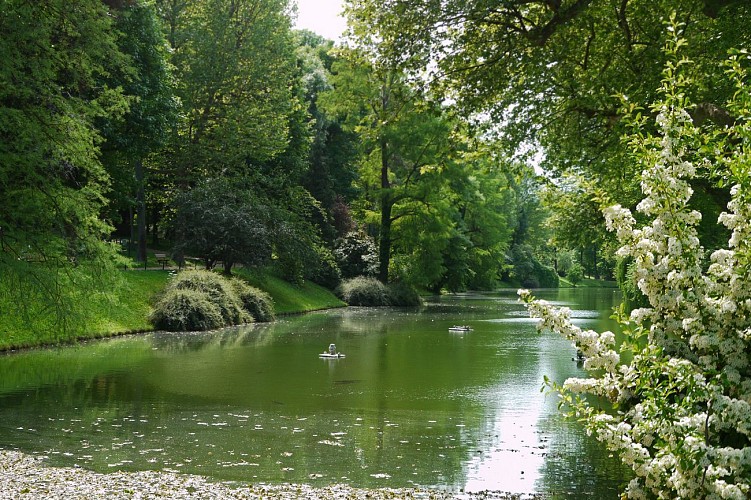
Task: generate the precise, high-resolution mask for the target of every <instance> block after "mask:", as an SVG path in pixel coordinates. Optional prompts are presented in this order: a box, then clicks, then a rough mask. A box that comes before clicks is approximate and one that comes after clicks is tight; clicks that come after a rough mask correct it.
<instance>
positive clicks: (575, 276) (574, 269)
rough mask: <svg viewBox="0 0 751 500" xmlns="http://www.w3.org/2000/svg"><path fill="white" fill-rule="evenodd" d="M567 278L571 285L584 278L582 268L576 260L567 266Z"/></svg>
mask: <svg viewBox="0 0 751 500" xmlns="http://www.w3.org/2000/svg"><path fill="white" fill-rule="evenodd" d="M567 278H568V280H569V281H570V282H571V284H572V285H574V286H576V285H578V284H579V283H580V282H581V280H583V279H584V268H583V267H582V266H581V265H580V264H579V263H578V262H575V263H574V264H573V265H572V266H571V267H570V268H569V270H568V276H567Z"/></svg>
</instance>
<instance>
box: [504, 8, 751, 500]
mask: <svg viewBox="0 0 751 500" xmlns="http://www.w3.org/2000/svg"><path fill="white" fill-rule="evenodd" d="M671 29H672V31H673V34H674V36H673V39H672V40H671V41H670V43H669V44H668V46H667V47H666V49H665V50H666V53H667V55H668V56H669V58H670V62H669V63H668V64H667V66H666V68H665V70H664V72H663V81H662V87H661V89H660V90H661V94H662V99H661V100H660V102H658V103H657V104H655V105H654V107H653V109H654V111H655V112H656V115H657V118H656V125H657V128H658V130H659V133H658V134H657V135H655V136H645V135H642V134H641V132H640V128H639V127H637V130H636V133H635V134H634V135H633V136H632V137H631V138H630V145H631V149H632V150H633V152H634V156H635V160H636V161H638V162H639V163H640V164H641V165H642V166H643V171H642V181H641V189H642V192H643V194H644V199H643V200H642V201H641V202H640V203H639V204H638V206H637V207H636V208H637V211H639V212H641V213H642V214H644V216H646V217H647V219H648V220H649V221H650V222H649V223H648V224H646V225H644V226H642V227H637V223H636V220H635V218H634V216H633V214H632V213H631V212H630V211H629V210H628V209H625V208H623V207H621V206H618V205H616V206H614V207H610V208H607V209H606V210H605V211H604V213H605V218H606V223H607V228H608V229H609V230H610V231H614V232H615V233H616V235H617V237H618V240H619V241H620V244H621V248H620V249H619V250H618V255H619V256H621V257H631V258H633V259H634V262H635V269H636V272H635V279H636V282H637V285H638V287H639V289H640V290H641V291H642V293H644V295H645V296H646V297H647V299H648V301H649V307H645V308H640V309H635V310H633V311H632V312H631V314H630V316H629V317H627V318H622V319H621V324H622V326H623V330H624V332H625V334H626V335H627V336H628V337H629V342H624V344H623V345H622V346H621V351H623V350H626V349H631V350H632V352H633V358H632V360H631V361H630V362H629V363H621V356H620V355H619V354H618V352H616V351H615V336H614V335H613V333H611V332H603V333H597V332H593V331H591V330H582V329H580V328H579V327H577V326H575V325H573V324H572V323H571V320H570V310H568V309H567V308H560V309H556V308H554V307H552V306H551V305H550V304H549V303H548V302H546V301H543V300H536V299H535V298H534V297H533V296H532V295H531V293H530V292H529V291H528V290H520V291H519V296H520V300H522V301H523V302H524V303H525V304H526V305H527V308H528V309H529V312H530V315H531V316H533V317H537V318H540V320H541V321H540V323H539V325H538V328H539V329H541V330H542V329H544V330H552V331H555V332H558V333H559V334H561V335H563V336H564V337H566V338H568V339H570V340H572V341H573V342H574V343H575V344H576V346H577V348H578V349H580V350H581V351H582V352H583V353H584V355H585V356H586V362H585V364H584V368H585V369H586V370H587V371H588V372H589V373H590V375H591V376H590V378H586V379H569V380H567V381H566V382H565V383H564V384H563V385H562V386H556V390H557V391H558V392H559V394H560V395H561V397H562V398H563V401H565V402H567V403H569V404H571V405H572V406H573V407H574V409H575V413H576V414H578V415H580V416H583V418H584V419H585V420H586V423H587V429H588V432H590V433H594V434H595V435H596V437H597V439H598V440H600V441H603V442H604V443H605V444H606V446H607V447H608V449H610V450H612V451H615V452H617V453H618V454H619V455H620V457H621V460H622V461H623V462H624V463H625V464H627V465H629V466H630V467H631V469H632V470H633V471H634V475H635V477H634V479H633V480H632V481H631V482H630V483H629V485H628V487H627V489H626V492H625V495H626V496H627V497H628V498H651V497H658V498H673V497H681V498H730V499H746V498H749V495H750V494H751V119H749V118H751V94H749V90H748V85H747V84H746V82H745V80H746V73H745V71H744V69H743V65H742V64H741V63H742V62H748V60H749V56H748V54H747V53H745V52H737V53H735V54H734V55H733V56H731V58H730V60H729V62H728V71H727V73H728V75H729V76H730V78H732V79H733V81H734V82H735V84H736V88H737V92H736V94H735V96H734V101H733V102H732V103H730V105H729V106H728V108H729V109H731V110H732V111H733V112H734V113H735V115H736V116H739V117H740V118H739V119H738V120H737V121H736V123H735V124H733V125H732V126H731V127H730V128H729V129H727V130H725V131H723V133H724V134H726V135H727V136H728V137H732V140H733V141H734V142H733V143H734V144H735V145H736V147H734V148H732V150H728V151H729V152H722V151H721V149H720V148H716V149H715V150H712V149H711V148H702V147H701V144H702V142H708V136H707V135H706V133H702V132H701V131H699V130H698V129H696V128H695V127H694V125H693V123H692V121H691V117H690V115H689V111H690V110H691V108H692V105H691V103H690V102H689V100H688V98H687V92H686V88H687V86H688V85H689V84H690V82H689V81H688V79H687V78H686V77H685V76H684V75H683V72H682V67H683V66H685V65H687V64H691V62H690V61H688V60H686V59H683V58H680V57H679V52H680V48H681V46H682V45H683V44H684V42H683V41H682V40H681V39H680V37H679V35H678V33H679V31H680V26H679V25H677V24H675V23H674V24H673V25H672V26H671ZM703 151H704V152H706V151H713V153H712V154H710V155H708V156H707V157H705V158H701V153H702V152H703ZM697 158H698V159H697ZM698 164H701V165H707V166H709V167H710V168H713V169H716V170H718V171H720V172H722V175H723V176H724V178H725V179H727V180H728V181H730V182H732V184H734V186H733V188H732V189H731V191H730V193H731V201H730V203H728V212H726V213H723V214H722V215H721V216H720V218H719V221H718V222H719V223H720V224H722V225H724V226H725V227H727V228H728V229H730V230H731V232H732V233H731V237H730V240H729V242H728V248H726V249H721V250H717V251H715V252H713V253H712V255H711V256H710V258H709V261H708V262H706V259H705V253H704V249H703V248H702V246H701V244H700V242H699V237H698V233H697V230H696V227H697V225H698V223H699V222H700V221H701V214H700V213H699V212H697V211H695V210H692V209H691V208H690V207H689V205H688V202H689V199H690V198H691V195H692V190H691V187H690V184H689V181H690V180H691V179H693V178H695V177H696V175H697V173H696V170H697V169H696V165H698ZM583 393H587V394H592V395H595V396H599V397H602V398H607V399H608V400H609V401H611V402H612V403H613V407H614V410H613V411H611V412H606V411H605V410H602V409H599V408H596V407H594V406H593V405H590V404H589V403H588V401H587V399H586V398H582V397H579V395H580V394H583ZM574 396H576V397H574Z"/></svg>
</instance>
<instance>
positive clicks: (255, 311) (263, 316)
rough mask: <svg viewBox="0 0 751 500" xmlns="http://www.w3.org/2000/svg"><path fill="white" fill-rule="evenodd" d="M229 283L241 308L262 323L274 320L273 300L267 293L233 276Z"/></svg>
mask: <svg viewBox="0 0 751 500" xmlns="http://www.w3.org/2000/svg"><path fill="white" fill-rule="evenodd" d="M231 283H232V288H233V289H234V291H235V294H236V295H237V297H238V298H239V299H240V302H241V303H242V307H243V309H245V311H246V312H248V313H249V314H250V315H251V316H252V317H253V319H254V320H255V321H259V322H264V323H265V322H268V321H274V301H273V300H272V298H271V296H270V295H269V294H268V293H266V292H264V291H263V290H259V289H258V288H256V287H254V286H250V285H249V284H248V283H247V282H245V281H243V280H242V279H240V278H233V279H232V281H231Z"/></svg>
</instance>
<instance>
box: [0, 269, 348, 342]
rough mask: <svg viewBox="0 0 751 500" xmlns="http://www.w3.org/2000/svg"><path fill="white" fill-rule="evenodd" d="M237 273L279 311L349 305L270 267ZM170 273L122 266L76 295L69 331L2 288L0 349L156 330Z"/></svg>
mask: <svg viewBox="0 0 751 500" xmlns="http://www.w3.org/2000/svg"><path fill="white" fill-rule="evenodd" d="M237 274H238V275H239V276H242V277H244V278H246V279H247V280H248V281H249V282H250V283H251V284H252V285H253V286H255V287H257V288H260V289H262V290H264V291H266V292H267V293H268V294H269V295H271V297H272V298H273V299H274V311H275V313H276V314H279V315H284V314H293V313H302V312H307V311H314V310H319V309H328V308H332V307H343V306H345V304H344V302H342V301H341V300H339V299H338V298H337V297H336V296H335V295H334V294H333V293H332V292H331V291H330V290H327V289H325V288H323V287H320V286H318V285H316V284H314V283H310V282H306V283H304V284H302V285H299V286H298V285H293V284H291V283H287V282H285V281H284V280H282V279H280V278H278V277H276V276H274V275H272V274H269V273H264V272H252V273H251V272H248V271H247V270H239V271H238V272H237ZM169 275H170V271H162V270H156V269H153V268H152V269H149V270H127V271H125V270H122V271H119V275H118V276H117V277H116V278H118V279H116V280H115V282H116V283H118V284H117V285H115V286H111V287H108V288H106V289H100V290H99V291H96V292H93V293H89V292H87V295H86V296H83V294H82V296H81V298H80V300H76V301H75V304H76V308H77V310H76V311H75V312H76V315H75V318H76V325H75V327H72V328H69V329H68V330H65V331H64V330H63V329H61V328H59V327H58V326H57V325H56V324H55V323H54V317H53V316H52V315H50V314H49V312H48V311H47V310H46V309H45V307H44V306H43V305H41V304H35V303H33V300H32V299H30V303H28V304H24V308H18V307H15V306H14V304H10V303H3V302H2V301H3V296H2V295H1V294H0V312H2V314H0V351H2V350H8V349H15V348H24V347H35V346H43V345H52V344H60V343H69V342H75V341H76V340H83V339H89V338H98V337H108V336H113V335H118V334H122V333H131V332H143V331H150V330H153V326H152V325H151V324H150V323H149V321H148V316H149V313H150V311H151V304H152V303H153V299H154V296H155V295H156V294H158V293H160V292H161V291H162V290H163V289H164V286H165V285H166V283H167V280H168V279H169ZM90 292H91V291H90ZM72 293H73V294H76V293H80V292H75V291H73V292H72ZM29 317H31V318H33V319H32V320H29V319H28V318H29Z"/></svg>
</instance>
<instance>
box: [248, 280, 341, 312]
mask: <svg viewBox="0 0 751 500" xmlns="http://www.w3.org/2000/svg"><path fill="white" fill-rule="evenodd" d="M236 274H237V275H238V276H240V277H242V278H244V279H246V280H248V281H249V282H250V284H251V285H253V286H254V287H256V288H260V289H261V290H263V291H265V292H266V293H268V294H269V295H271V298H273V299H274V311H275V312H276V314H295V313H302V312H309V311H317V310H320V309H330V308H333V307H344V306H345V305H346V304H345V303H344V302H342V301H341V300H339V299H338V298H337V297H336V295H334V294H333V293H331V291H330V290H328V289H326V288H323V287H321V286H318V285H316V284H315V283H311V282H309V281H306V282H305V283H303V284H302V285H294V284H292V283H289V282H287V281H284V280H282V279H281V278H278V277H276V276H274V275H273V274H270V273H261V272H249V271H247V270H244V269H240V270H238V271H237V272H236Z"/></svg>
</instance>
